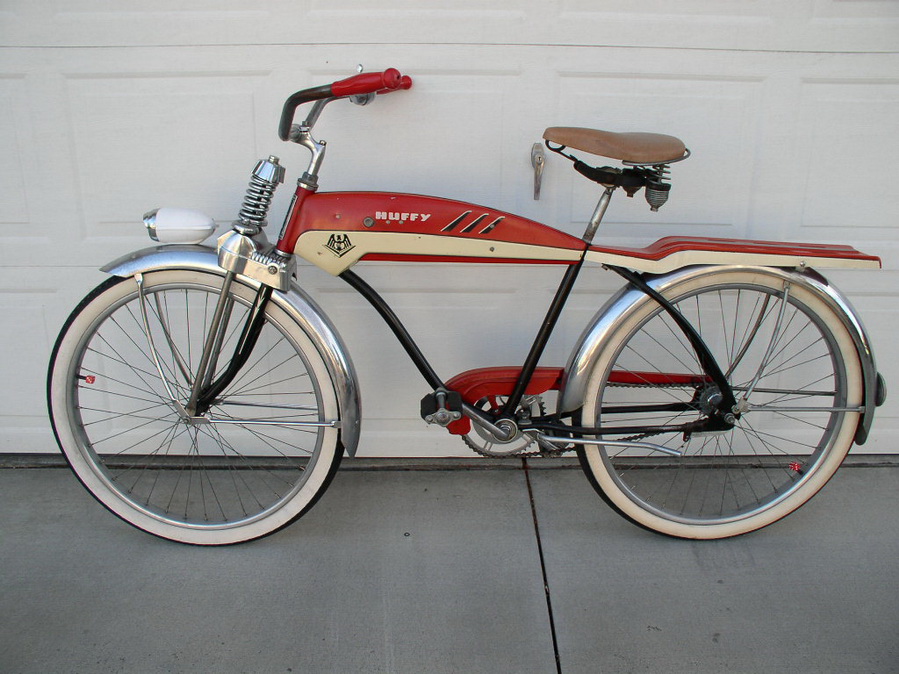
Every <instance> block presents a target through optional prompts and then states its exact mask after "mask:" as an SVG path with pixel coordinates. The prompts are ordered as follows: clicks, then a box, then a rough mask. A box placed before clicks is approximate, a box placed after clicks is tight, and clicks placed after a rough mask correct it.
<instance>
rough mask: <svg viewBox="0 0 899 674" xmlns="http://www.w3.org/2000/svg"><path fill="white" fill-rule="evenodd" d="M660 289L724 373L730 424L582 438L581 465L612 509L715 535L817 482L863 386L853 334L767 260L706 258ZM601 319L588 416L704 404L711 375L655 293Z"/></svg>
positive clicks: (712, 398)
mask: <svg viewBox="0 0 899 674" xmlns="http://www.w3.org/2000/svg"><path fill="white" fill-rule="evenodd" d="M662 292H663V294H664V296H665V297H666V298H667V299H668V300H669V301H670V302H671V303H672V304H673V305H674V306H675V307H676V309H677V310H678V311H679V312H680V313H681V314H683V316H684V317H686V318H687V320H688V321H689V322H690V323H691V324H692V325H693V326H694V327H695V328H696V330H697V331H698V332H699V334H700V336H701V337H702V339H703V341H704V342H705V343H706V344H707V345H708V347H709V348H710V350H711V352H712V354H713V356H714V357H715V359H716V360H717V362H718V364H719V366H720V367H721V370H722V372H723V373H724V374H725V376H726V377H727V379H728V382H729V383H730V385H731V387H732V389H733V392H734V397H735V398H736V400H737V402H738V405H737V409H736V410H735V414H736V417H737V419H736V424H735V426H734V427H733V428H731V429H730V430H727V431H717V432H714V433H710V434H699V433H693V434H689V433H684V432H673V431H667V432H656V433H644V434H640V433H639V432H636V431H633V432H631V433H630V434H628V435H622V436H617V437H616V436H612V437H614V438H615V439H632V440H636V439H639V440H640V441H641V442H645V443H652V444H653V445H655V446H656V447H658V449H656V450H654V449H648V448H645V447H641V448H635V447H627V448H621V447H613V446H609V445H594V446H588V445H582V446H581V447H580V449H579V450H578V451H579V455H580V459H581V465H582V467H583V468H584V471H585V472H586V473H587V475H588V477H589V478H590V480H591V482H592V484H593V485H594V487H595V488H596V489H597V491H599V493H600V494H601V495H602V496H603V498H604V499H605V500H606V501H607V502H608V503H609V504H610V505H611V506H612V507H613V508H615V509H616V510H617V511H618V512H619V513H620V514H622V515H624V516H625V517H626V518H628V519H630V520H631V521H633V522H635V523H637V524H639V525H641V526H643V527H646V528H649V529H652V530H655V531H658V532H660V533H663V534H668V535H671V536H676V537H682V538H705V539H712V538H724V537H728V536H735V535H739V534H743V533H746V532H749V531H753V530H755V529H758V528H760V527H763V526H766V525H768V524H771V523H772V522H775V521H777V520H779V519H781V518H782V517H784V516H786V515H787V514H789V513H790V512H792V511H794V510H795V509H796V508H798V507H799V506H801V505H802V504H803V503H805V502H806V501H807V500H808V499H810V498H811V497H812V496H813V495H814V494H815V493H817V491H818V490H819V489H820V488H821V487H822V486H823V485H824V484H825V483H826V482H827V481H828V480H829V479H830V477H831V476H832V475H833V474H834V472H835V471H836V470H837V468H838V467H839V466H840V463H841V462H842V460H843V458H844V457H845V456H846V453H847V452H848V451H849V448H850V446H851V444H852V441H853V437H854V434H855V430H856V427H857V422H858V418H859V412H860V404H861V401H862V388H863V386H862V374H861V366H860V363H859V358H858V354H857V352H856V349H855V346H854V344H853V341H852V338H851V336H850V334H849V333H848V331H847V330H846V328H845V327H844V325H843V322H842V320H841V318H840V316H838V315H837V314H836V313H835V311H834V310H833V309H832V308H831V307H830V306H829V305H828V304H827V303H826V302H824V301H822V299H821V298H820V297H819V296H818V295H817V294H816V293H815V292H814V291H813V290H811V289H809V288H808V287H807V286H806V285H804V284H803V283H801V281H800V280H799V279H798V278H797V277H794V276H791V275H790V274H787V273H784V272H779V271H777V270H766V269H739V268H731V269H720V268H719V269H711V270H707V271H706V272H704V273H698V274H693V275H686V276H685V277H684V279H682V280H681V281H678V282H674V283H673V284H672V285H671V286H670V287H667V288H665V289H664V290H663V291H662ZM612 332H613V334H611V335H610V336H609V338H608V339H607V341H606V342H605V346H606V348H605V349H604V352H603V355H602V356H601V357H600V359H599V361H598V363H597V366H596V368H595V369H594V371H593V374H592V376H591V379H590V382H589V385H588V389H587V390H588V393H587V395H586V399H585V402H584V407H583V411H582V421H583V422H586V423H585V425H589V426H600V425H603V426H604V427H612V428H614V427H616V426H617V427H628V428H632V427H647V426H655V427H659V426H673V425H683V424H685V423H689V422H693V421H697V420H700V419H702V418H705V417H707V416H708V415H709V414H710V413H713V410H714V409H715V405H716V402H717V400H718V399H719V396H718V391H717V389H716V388H715V386H714V384H713V382H711V381H710V380H709V378H708V377H707V376H706V375H705V373H704V372H703V370H702V368H701V367H700V366H699V363H698V362H697V358H696V355H695V353H694V351H693V349H692V348H691V346H690V344H689V342H688V341H687V339H686V338H685V337H684V335H683V333H682V332H681V331H680V330H679V329H678V327H677V326H676V324H675V323H674V321H673V320H672V318H671V316H670V315H669V314H668V313H667V312H665V311H664V310H663V309H662V308H661V306H660V305H659V304H658V303H657V302H655V301H654V300H653V299H651V298H650V297H648V296H647V297H645V298H643V299H641V300H640V301H638V302H637V303H636V304H635V305H634V306H633V307H631V309H630V310H629V311H628V312H627V313H626V315H625V316H624V317H623V318H622V320H620V321H619V322H618V324H617V325H616V326H615V327H614V328H613V329H612ZM604 437H607V436H604Z"/></svg>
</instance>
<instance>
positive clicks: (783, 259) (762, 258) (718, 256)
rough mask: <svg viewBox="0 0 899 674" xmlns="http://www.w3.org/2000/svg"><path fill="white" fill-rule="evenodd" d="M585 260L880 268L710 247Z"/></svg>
mask: <svg viewBox="0 0 899 674" xmlns="http://www.w3.org/2000/svg"><path fill="white" fill-rule="evenodd" d="M587 261H589V262H596V263H597V264H609V265H614V266H617V267H627V268H628V269H633V270H634V271H641V272H647V273H650V274H664V273H666V272H669V271H674V270H675V269H681V268H682V267H689V266H690V265H696V264H735V265H748V266H758V267H815V268H818V269H880V263H879V262H877V261H875V260H853V259H846V258H839V257H804V256H800V255H777V254H774V253H739V252H734V253H728V252H721V251H712V250H685V251H680V252H677V253H672V254H671V255H668V256H666V257H663V258H662V259H660V260H645V259H643V258H639V257H631V256H629V255H613V254H610V253H604V252H601V251H596V250H594V251H590V252H588V253H587Z"/></svg>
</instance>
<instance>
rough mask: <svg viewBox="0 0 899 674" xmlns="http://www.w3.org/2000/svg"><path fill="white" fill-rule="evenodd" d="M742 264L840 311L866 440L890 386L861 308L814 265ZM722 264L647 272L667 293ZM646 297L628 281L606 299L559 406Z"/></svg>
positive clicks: (582, 385) (576, 398)
mask: <svg viewBox="0 0 899 674" xmlns="http://www.w3.org/2000/svg"><path fill="white" fill-rule="evenodd" d="M741 268H742V269H748V270H751V269H757V270H758V271H759V272H760V273H766V274H774V275H777V276H780V277H782V278H783V279H784V280H789V281H790V282H791V283H794V284H798V285H801V286H803V287H805V288H806V289H808V290H809V291H811V292H813V293H815V294H816V295H817V296H818V297H820V298H821V299H822V300H823V301H824V302H825V303H827V304H828V305H829V306H830V307H831V308H832V309H834V311H835V312H836V313H837V315H838V316H840V319H841V320H842V322H843V325H844V326H845V327H846V329H847V330H848V331H849V334H850V335H851V336H852V340H853V343H854V345H855V348H856V351H857V353H858V357H859V361H860V362H861V367H862V374H863V377H864V401H863V405H864V411H863V413H862V415H861V417H860V419H859V424H858V429H857V431H856V434H855V442H856V444H859V445H861V444H864V442H865V441H866V440H867V438H868V432H869V431H870V429H871V424H872V423H873V421H874V410H875V408H876V407H877V406H878V405H880V404H881V403H882V402H883V400H884V398H885V395H886V390H885V386H884V383H883V378H882V377H881V376H880V375H879V374H878V372H877V367H876V363H875V360H874V352H873V350H872V349H871V341H870V339H869V337H868V334H867V332H866V331H865V328H864V325H863V324H862V321H861V319H860V318H859V316H858V313H857V312H856V311H855V309H854V308H853V307H852V305H851V304H850V303H849V300H847V299H846V297H845V296H844V295H843V294H842V293H841V292H840V291H839V290H837V289H836V288H835V287H833V286H832V285H830V284H829V283H828V281H827V279H825V278H824V277H823V276H821V275H820V274H818V273H817V272H815V271H813V270H810V269H806V270H803V271H796V270H791V269H779V268H772V267H756V268H753V267H741ZM719 270H721V267H720V266H696V267H685V268H682V269H678V270H676V271H672V272H669V273H667V274H660V275H657V276H647V277H646V281H647V283H648V284H649V285H650V287H652V288H653V289H655V290H657V291H659V292H661V293H664V292H665V291H666V290H667V289H668V288H671V287H673V286H676V285H679V284H680V283H683V282H685V281H687V280H689V279H692V278H693V277H695V276H701V275H704V274H711V273H714V272H716V271H719ZM644 298H645V295H644V294H643V293H642V292H641V291H639V290H637V289H636V288H634V287H632V286H629V285H628V286H625V287H623V288H621V289H620V290H619V291H618V292H617V293H616V294H615V295H613V296H612V297H611V298H610V299H609V300H608V301H607V302H606V303H605V305H604V306H603V307H602V308H601V309H600V310H599V311H598V312H597V313H596V315H595V316H594V317H593V319H592V320H591V321H590V323H589V324H588V325H587V327H586V329H585V330H584V332H583V333H582V335H581V337H580V340H579V341H578V343H577V345H576V346H575V348H574V350H573V352H572V354H571V357H570V358H569V360H568V365H567V366H566V368H565V373H564V374H563V377H562V388H561V394H560V398H559V412H561V413H571V412H575V411H577V410H579V409H580V408H581V407H582V406H583V402H584V397H585V395H586V390H587V384H588V381H589V379H590V377H591V375H592V374H593V370H594V368H595V367H596V364H597V361H598V360H599V356H600V354H601V353H602V352H603V350H604V349H606V348H608V347H609V346H610V344H609V341H610V339H611V335H612V333H613V332H614V330H615V328H616V327H617V326H618V325H619V324H620V323H621V321H623V320H625V319H626V318H627V316H628V315H629V314H630V312H631V311H633V310H635V309H636V307H637V305H638V303H639V302H641V301H642V300H644Z"/></svg>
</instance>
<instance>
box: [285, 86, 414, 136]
mask: <svg viewBox="0 0 899 674" xmlns="http://www.w3.org/2000/svg"><path fill="white" fill-rule="evenodd" d="M411 87H412V78H411V77H409V76H408V75H401V74H400V71H399V70H397V69H396V68H388V69H387V70H385V71H384V72H381V73H360V74H359V75H353V76H352V77H347V78H346V79H344V80H339V81H337V82H332V83H331V84H325V85H323V86H320V87H312V88H311V89H303V90H302V91H298V92H296V93H295V94H293V95H292V96H290V97H289V98H288V99H287V100H286V101H285V102H284V108H283V110H282V111H281V121H280V123H279V124H278V136H279V137H280V138H281V140H287V139H288V138H289V137H290V127H291V125H292V124H293V116H294V114H295V113H296V110H297V108H298V107H300V106H301V105H303V104H304V103H311V102H312V101H320V100H324V99H329V98H333V99H337V98H345V97H347V96H362V95H366V94H388V93H390V92H391V91H397V90H400V89H409V88H411Z"/></svg>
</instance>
